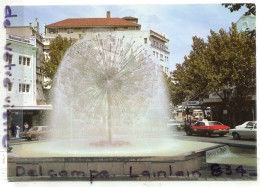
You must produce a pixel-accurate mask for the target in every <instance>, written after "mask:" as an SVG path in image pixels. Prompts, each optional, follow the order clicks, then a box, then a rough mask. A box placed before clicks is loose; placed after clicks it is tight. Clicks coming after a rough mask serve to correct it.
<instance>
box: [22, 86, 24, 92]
mask: <svg viewBox="0 0 260 187" xmlns="http://www.w3.org/2000/svg"><path fill="white" fill-rule="evenodd" d="M22 92H25V84H23V85H22Z"/></svg>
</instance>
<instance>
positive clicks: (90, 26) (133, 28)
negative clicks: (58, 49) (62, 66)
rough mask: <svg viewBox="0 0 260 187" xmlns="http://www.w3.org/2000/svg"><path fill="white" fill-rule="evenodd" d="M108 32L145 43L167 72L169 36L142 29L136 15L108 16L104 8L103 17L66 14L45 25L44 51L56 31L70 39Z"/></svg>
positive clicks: (152, 55) (46, 49)
mask: <svg viewBox="0 0 260 187" xmlns="http://www.w3.org/2000/svg"><path fill="white" fill-rule="evenodd" d="M98 32H111V33H113V34H114V35H116V36H118V37H122V36H125V38H126V39H129V40H131V39H133V40H135V41H137V42H138V43H142V44H144V46H145V47H146V48H147V51H148V53H149V54H150V55H151V57H152V59H153V61H154V62H155V63H156V64H158V65H161V66H162V68H163V71H164V72H165V73H166V74H167V75H168V76H169V75H170V72H169V58H170V52H169V39H167V38H166V37H165V36H163V35H161V34H158V33H156V32H154V31H152V30H141V25H140V24H138V18H134V17H124V18H111V16H110V12H107V17H106V18H69V19H65V20H62V21H58V22H56V23H52V24H49V25H46V26H45V33H44V38H43V43H44V45H45V47H44V49H45V51H46V52H47V51H48V49H49V43H50V41H51V40H53V39H54V38H55V37H57V36H58V35H60V36H62V37H67V38H73V39H86V40H89V39H92V38H93V34H94V33H98Z"/></svg>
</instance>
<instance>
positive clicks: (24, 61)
mask: <svg viewBox="0 0 260 187" xmlns="http://www.w3.org/2000/svg"><path fill="white" fill-rule="evenodd" d="M30 63H31V58H29V57H24V56H19V64H20V65H24V66H30Z"/></svg>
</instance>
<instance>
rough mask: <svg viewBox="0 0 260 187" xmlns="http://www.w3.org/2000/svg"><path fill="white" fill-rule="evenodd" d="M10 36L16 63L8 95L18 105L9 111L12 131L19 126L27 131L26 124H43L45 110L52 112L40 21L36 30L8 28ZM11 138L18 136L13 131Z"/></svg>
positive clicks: (28, 27)
mask: <svg viewBox="0 0 260 187" xmlns="http://www.w3.org/2000/svg"><path fill="white" fill-rule="evenodd" d="M6 33H7V34H6V43H10V45H9V47H10V48H11V49H12V51H10V52H9V53H10V55H9V63H12V64H15V66H14V67H13V68H12V70H11V74H12V77H11V79H10V81H11V82H10V83H9V84H8V88H7V96H10V100H11V104H12V105H14V107H11V108H9V109H8V115H9V118H8V125H9V128H10V129H14V127H15V126H16V125H19V126H20V127H21V129H22V130H23V124H24V122H28V123H29V125H30V126H36V125H41V124H42V123H43V121H41V119H43V118H42V116H43V115H44V113H45V111H46V110H49V109H51V106H50V105H46V103H45V97H44V94H43V86H42V84H43V76H42V75H41V72H40V66H41V63H40V54H41V53H42V51H43V44H42V43H41V40H42V36H41V35H40V34H39V24H38V21H37V19H36V21H35V24H34V28H33V27H32V25H31V24H30V26H19V27H8V28H7V29H6ZM42 125H43V124H42ZM9 135H14V134H13V133H12V132H11V131H10V134H9Z"/></svg>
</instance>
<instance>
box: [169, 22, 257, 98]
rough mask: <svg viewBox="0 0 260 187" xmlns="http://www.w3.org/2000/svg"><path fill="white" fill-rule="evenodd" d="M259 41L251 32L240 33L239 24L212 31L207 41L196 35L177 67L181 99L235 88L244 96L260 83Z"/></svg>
mask: <svg viewBox="0 0 260 187" xmlns="http://www.w3.org/2000/svg"><path fill="white" fill-rule="evenodd" d="M255 45H256V43H255V38H254V37H250V36H249V35H248V34H247V33H245V32H244V33H238V31H237V29H236V25H235V24H232V27H231V28H230V29H229V31H228V32H226V31H225V30H223V29H220V30H219V32H214V31H213V30H211V31H210V35H209V36H208V40H207V42H205V41H204V40H203V39H201V38H199V37H196V36H194V37H193V44H192V50H191V51H190V54H189V55H188V56H185V58H184V59H185V60H184V62H183V63H182V64H177V66H176V70H175V71H174V73H173V74H174V82H175V84H174V89H175V90H176V91H175V93H174V94H175V95H176V98H177V100H178V101H181V100H182V101H184V100H191V99H200V98H203V97H204V98H205V97H206V96H207V95H208V94H210V93H216V94H217V95H219V96H220V98H221V99H222V101H223V102H225V101H224V99H225V98H224V97H223V95H221V94H220V93H221V91H223V90H225V89H227V88H234V93H235V94H233V97H237V98H238V97H239V98H242V97H244V96H246V95H248V94H249V93H248V92H249V91H252V90H254V89H255V86H256V46H255Z"/></svg>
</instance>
